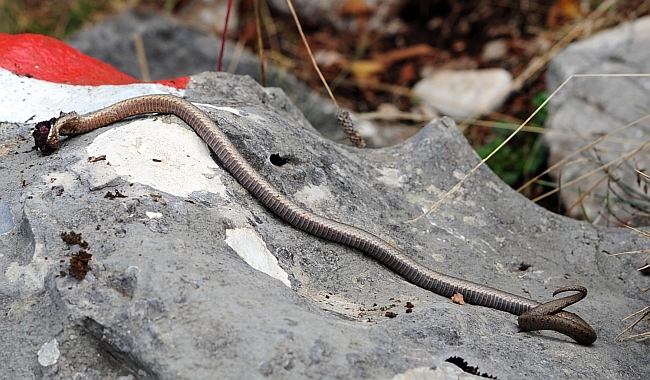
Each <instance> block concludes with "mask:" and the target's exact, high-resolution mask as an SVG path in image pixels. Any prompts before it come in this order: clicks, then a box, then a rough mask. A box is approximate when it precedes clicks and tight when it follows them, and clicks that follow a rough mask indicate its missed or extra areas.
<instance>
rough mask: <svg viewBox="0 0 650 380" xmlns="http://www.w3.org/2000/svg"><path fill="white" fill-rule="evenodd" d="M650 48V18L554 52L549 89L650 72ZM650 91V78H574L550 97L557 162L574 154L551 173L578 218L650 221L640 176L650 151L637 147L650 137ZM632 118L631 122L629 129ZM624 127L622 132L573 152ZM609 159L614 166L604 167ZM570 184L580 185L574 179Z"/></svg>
mask: <svg viewBox="0 0 650 380" xmlns="http://www.w3.org/2000/svg"><path fill="white" fill-rule="evenodd" d="M648 46H650V17H645V18H641V19H639V20H636V21H635V22H633V23H627V24H623V25H620V26H618V27H616V28H612V29H610V30H606V31H603V32H600V33H597V34H595V35H594V36H592V37H590V38H588V39H586V40H584V41H580V42H576V43H573V44H571V45H570V46H569V47H567V48H566V49H565V50H563V51H562V52H561V53H559V54H558V55H557V56H556V57H555V58H553V60H552V62H551V64H550V66H549V69H548V72H547V78H548V87H549V90H550V91H553V90H555V89H557V88H558V87H559V86H560V85H561V84H562V83H563V82H564V81H565V80H567V79H568V78H569V77H571V76H572V75H575V74H634V73H637V74H643V73H648V72H650V64H649V63H648V62H650V60H649V59H648V58H649V54H648V51H649V50H648ZM649 96H650V79H649V78H648V77H647V76H646V77H632V76H628V77H586V78H579V77H574V78H573V79H571V80H570V81H569V82H568V83H567V85H566V86H565V87H564V88H563V89H562V90H561V91H560V92H558V93H557V95H556V96H555V97H553V98H552V100H551V101H550V103H549V112H550V117H549V119H548V122H547V127H548V129H549V131H548V133H547V134H545V137H544V139H545V141H546V143H547V145H548V147H549V153H550V156H549V166H552V165H554V164H556V163H558V162H560V161H562V160H564V159H565V158H566V159H567V160H569V161H568V162H567V163H566V164H564V165H562V166H560V167H559V168H558V169H557V170H555V171H553V172H552V173H551V174H552V175H553V177H554V178H555V179H556V180H561V182H562V188H563V190H562V193H561V196H562V201H563V203H564V204H565V206H566V207H567V208H571V210H572V212H571V215H572V216H574V217H583V216H585V215H586V217H587V218H588V219H589V220H591V221H593V222H594V223H598V224H601V225H606V224H611V223H615V224H616V223H618V222H619V221H623V222H627V223H631V224H636V225H639V224H641V225H647V224H648V219H647V215H648V212H650V202H648V196H647V185H648V181H647V180H645V179H643V178H642V177H641V179H640V180H638V178H639V176H638V175H637V174H636V172H635V171H634V169H639V170H647V169H648V168H649V167H650V158H649V157H648V154H647V149H643V150H641V151H640V152H637V153H634V154H631V153H633V152H634V151H635V150H636V149H638V148H640V147H641V146H642V145H643V144H644V143H646V142H647V141H649V140H650V135H649V134H648V130H649V128H650V121H648V119H647V99H648V97H649ZM636 121H639V122H636ZM628 124H631V125H630V126H629V127H627V128H623V127H624V126H626V125H628ZM619 128H621V131H619V132H617V133H615V134H613V135H611V136H609V137H607V138H606V139H604V140H603V141H602V142H598V143H597V144H596V145H593V146H592V147H590V148H589V149H587V150H585V151H584V152H581V153H579V154H578V155H574V156H571V157H569V156H570V155H572V154H573V153H574V152H577V151H578V150H579V149H581V148H582V147H584V146H586V145H587V144H589V143H591V142H592V141H595V140H596V139H598V138H599V137H600V136H603V135H606V134H608V133H611V132H614V131H615V130H617V129H619ZM629 154H631V155H629ZM626 155H629V156H628V157H627V158H626ZM605 164H607V165H608V166H607V168H606V170H603V169H598V168H599V167H600V166H601V165H605ZM592 171H593V172H594V173H593V174H591V175H589V176H587V177H586V178H584V179H581V180H580V177H582V176H584V175H586V174H587V173H590V172H592ZM570 182H574V183H573V184H571V185H569V183H570ZM591 190H593V191H592V192H591V193H590V194H589V195H588V196H587V197H585V198H584V199H581V198H582V195H583V194H584V193H585V192H587V191H591Z"/></svg>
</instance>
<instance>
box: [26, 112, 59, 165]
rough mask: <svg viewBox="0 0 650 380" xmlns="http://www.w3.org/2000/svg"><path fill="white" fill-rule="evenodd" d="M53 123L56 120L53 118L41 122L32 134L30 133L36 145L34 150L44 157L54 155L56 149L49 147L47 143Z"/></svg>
mask: <svg viewBox="0 0 650 380" xmlns="http://www.w3.org/2000/svg"><path fill="white" fill-rule="evenodd" d="M55 122H56V118H54V117H53V118H51V119H50V120H46V121H41V122H40V123H38V124H36V127H35V128H34V132H33V133H32V136H34V144H35V145H36V149H38V150H40V151H41V153H43V155H44V156H47V155H50V154H52V153H54V151H55V150H56V149H57V148H58V146H57V147H55V146H52V145H50V144H49V143H48V141H47V140H48V136H49V134H50V130H51V129H52V126H53V125H54V123H55Z"/></svg>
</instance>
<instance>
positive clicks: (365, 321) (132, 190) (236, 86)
mask: <svg viewBox="0 0 650 380" xmlns="http://www.w3.org/2000/svg"><path fill="white" fill-rule="evenodd" d="M186 96H187V97H188V98H189V99H191V100H192V101H195V102H200V103H208V104H213V105H215V106H218V107H229V108H227V109H223V108H222V109H214V108H212V107H208V110H209V112H210V114H211V115H212V117H213V118H215V119H216V120H217V121H218V122H219V124H220V125H221V126H222V127H223V128H224V129H225V131H226V133H228V135H229V136H231V138H232V139H233V141H234V143H235V144H236V145H237V146H238V147H239V148H240V149H241V150H242V151H243V152H244V154H245V156H246V157H247V158H248V159H249V160H250V161H251V163H252V164H253V165H254V166H255V167H256V168H257V169H258V170H259V171H260V172H261V173H262V174H263V175H264V176H266V177H267V178H269V179H270V181H271V182H272V183H274V184H277V186H278V187H279V188H280V189H282V191H284V192H286V193H287V194H288V195H289V196H290V197H293V198H295V199H296V200H297V201H298V202H299V203H302V204H305V205H306V207H308V208H310V209H311V210H313V211H315V212H317V213H319V214H322V215H325V216H329V217H332V218H334V219H338V220H341V221H344V222H346V223H350V224H354V225H357V226H360V227H363V228H365V229H367V230H369V231H371V232H373V233H375V234H378V235H380V236H382V237H384V238H386V239H388V240H389V241H391V242H393V243H395V244H396V245H397V246H399V247H401V248H402V249H403V250H404V251H405V252H407V253H408V254H409V255H411V256H412V257H414V258H416V259H417V260H419V261H421V262H423V263H424V264H425V265H427V266H429V267H431V268H434V269H436V270H440V271H442V272H445V273H448V274H452V275H457V276H460V277H463V278H467V279H471V280H473V281H476V282H479V283H486V284H490V285H492V286H495V287H497V288H500V289H503V290H506V291H510V292H513V293H515V294H520V295H523V296H529V297H531V298H533V299H536V300H539V301H545V300H548V299H550V294H551V293H552V291H553V290H554V289H556V288H558V287H561V286H565V285H571V284H580V285H584V286H586V287H587V288H589V291H590V294H589V296H588V297H587V298H586V299H585V300H584V301H582V302H580V303H579V304H577V305H575V306H572V307H571V308H570V310H572V311H575V312H577V313H579V314H580V315H582V316H583V317H584V318H585V319H586V320H588V321H589V322H590V323H592V324H593V325H594V326H595V328H596V330H597V332H598V333H599V340H598V341H596V343H595V344H594V345H593V346H591V347H583V346H579V345H577V344H574V343H572V342H570V341H569V340H568V339H567V338H565V337H563V336H560V335H558V334H554V333H551V332H543V333H541V334H537V333H520V332H519V331H518V328H517V326H516V317H515V316H512V315H509V314H506V313H503V312H499V311H496V310H492V309H488V308H482V307H475V306H470V305H465V306H459V305H456V304H453V303H451V301H450V300H448V299H446V298H443V297H440V296H437V295H435V294H432V293H430V292H427V291H424V290H422V289H420V288H418V287H416V286H413V285H411V284H409V283H407V282H405V281H404V280H403V279H402V278H400V277H399V276H397V275H395V274H394V273H392V272H391V271H389V270H387V269H386V268H385V267H383V266H382V265H381V264H379V263H377V262H375V261H374V260H372V259H370V258H368V257H366V256H364V255H362V254H360V253H359V252H357V251H355V250H353V249H349V248H346V247H342V246H340V245H338V244H334V243H331V242H328V241H324V240H322V239H318V238H314V237H312V236H310V235H307V234H305V233H302V232H300V231H297V230H295V229H293V228H291V227H289V226H288V225H287V224H286V223H284V222H283V221H281V220H280V219H278V218H277V217H275V216H274V215H272V214H270V213H269V212H268V211H267V210H266V209H265V208H264V207H263V206H261V205H260V204H259V202H257V201H256V200H255V199H254V198H252V197H251V196H250V195H249V194H248V193H247V192H246V191H245V190H244V189H243V188H241V186H239V185H238V184H237V183H236V182H235V181H234V180H233V179H232V177H230V175H229V174H227V173H225V172H224V171H223V170H221V169H220V168H214V169H213V172H212V173H213V177H214V178H215V179H216V180H218V181H220V182H221V183H222V184H223V188H222V189H221V188H219V189H220V190H219V191H215V192H213V191H211V190H208V191H195V192H193V193H191V194H190V196H188V197H180V196H175V195H172V194H170V193H166V192H162V191H160V190H159V189H158V188H157V184H150V185H144V184H141V183H139V182H129V181H128V178H129V177H128V175H117V176H115V178H114V179H110V180H109V179H107V180H106V181H105V183H104V185H102V186H96V185H93V184H96V182H95V181H93V178H95V177H96V176H97V172H96V170H98V169H97V168H99V167H102V168H105V166H107V165H108V163H107V162H101V161H99V162H88V156H89V152H88V150H87V149H88V147H89V145H91V144H92V142H93V141H95V140H96V139H97V138H98V137H99V136H104V135H105V134H106V133H108V131H111V130H115V129H121V128H124V127H125V126H127V125H129V123H130V121H127V122H120V123H116V124H115V125H113V126H111V127H109V128H106V129H102V130H99V131H95V132H92V133H89V134H86V135H83V136H79V137H75V138H71V139H68V140H66V141H65V143H64V144H63V147H62V149H61V150H60V151H59V152H58V153H56V154H54V155H52V156H49V157H42V156H41V155H40V154H37V153H35V152H33V151H30V147H31V146H32V142H31V141H29V140H28V134H29V127H30V126H26V125H15V124H2V125H0V131H2V134H0V136H1V137H3V140H5V141H4V142H3V144H8V145H10V144H14V145H12V146H15V148H14V149H12V150H10V151H9V153H8V154H5V155H4V156H2V157H1V159H2V165H1V166H0V175H1V176H2V178H3V179H4V181H2V182H0V200H1V202H2V204H5V205H8V207H9V208H10V211H11V215H12V220H11V224H12V226H13V228H12V230H11V232H9V233H4V234H2V235H0V252H2V255H3V256H2V257H1V258H0V275H1V276H2V277H0V278H1V279H2V281H1V284H2V285H1V287H0V296H1V297H2V300H3V302H2V303H0V305H2V310H1V312H2V315H3V318H2V319H1V320H0V334H2V336H3V339H2V340H0V352H2V353H3V355H4V357H3V365H4V371H5V373H7V374H8V377H9V378H31V377H37V378H40V377H45V378H72V377H76V378H100V377H101V376H105V377H112V378H117V377H118V376H133V377H134V378H164V379H166V378H169V379H172V378H173V379H191V378H206V377H210V376H214V375H215V374H219V375H221V376H222V377H226V378H277V379H280V378H304V377H317V378H393V377H395V376H398V377H397V378H408V377H409V376H415V375H414V374H415V373H420V372H423V371H425V370H424V368H430V370H429V371H430V372H439V373H440V374H448V373H450V372H449V371H454V369H453V367H452V365H451V364H449V363H445V362H444V360H445V359H447V358H449V357H452V356H456V357H461V358H463V359H464V360H466V361H467V362H468V364H469V365H471V366H478V367H480V371H481V372H485V373H488V374H490V375H492V376H497V377H498V378H500V379H509V378H522V377H526V378H557V377H566V378H575V379H586V378H603V377H606V378H626V379H628V378H642V377H644V376H645V374H646V373H647V371H648V370H649V369H650V368H649V366H648V364H647V361H646V360H645V353H646V352H647V347H646V344H645V343H636V342H632V341H628V342H625V343H619V342H616V341H615V340H614V337H615V336H616V335H617V334H618V333H619V332H620V331H621V330H622V329H623V328H624V327H625V326H626V324H625V323H623V322H621V319H622V318H623V317H625V316H627V315H628V314H630V313H632V312H634V311H636V310H637V309H640V308H641V307H642V306H643V305H644V304H646V303H647V297H648V296H647V294H645V293H642V291H641V289H643V288H646V287H647V281H646V280H645V279H644V278H643V277H642V276H641V275H640V274H639V273H638V272H637V271H636V270H635V265H637V264H638V259H637V258H635V257H630V256H621V257H609V256H607V253H608V252H620V251H624V250H631V249H640V248H642V247H643V246H644V244H645V240H644V239H643V238H641V237H639V235H637V234H633V233H631V232H629V231H626V230H622V229H604V228H598V227H594V226H592V225H589V224H586V223H582V222H579V221H575V220H571V219H568V218H564V217H561V216H557V215H555V214H551V213H550V212H548V211H546V210H544V209H541V208H539V207H537V206H535V205H533V204H532V203H530V202H529V201H528V200H527V199H525V198H523V197H522V196H520V195H518V194H516V193H515V192H514V191H513V190H511V189H510V188H508V187H507V186H506V185H505V184H503V183H502V182H501V181H500V180H498V179H497V178H496V177H495V176H494V175H493V174H492V173H491V172H490V171H489V170H487V169H485V168H484V169H481V170H479V171H478V172H477V173H476V175H475V176H473V177H472V178H471V179H470V180H469V181H467V182H466V183H465V185H464V186H463V187H462V189H461V190H460V191H459V192H458V193H456V194H455V195H454V196H453V197H452V198H451V199H450V200H449V201H447V202H445V203H443V204H442V206H441V207H440V208H439V209H438V210H437V211H436V212H434V213H431V214H429V215H428V216H426V217H422V218H420V219H418V220H417V221H416V222H414V223H409V222H408V221H409V220H411V219H413V218H416V217H418V216H421V215H422V212H423V210H426V209H427V208H428V207H430V206H431V204H432V203H433V202H435V201H436V200H438V199H439V198H440V197H441V196H442V194H443V193H444V192H445V191H446V190H448V189H450V188H452V187H453V186H454V184H455V183H456V182H457V181H458V179H459V178H461V177H462V174H463V173H465V172H467V171H468V170H469V169H470V168H471V167H472V166H474V165H475V164H476V162H477V161H478V158H477V157H476V154H475V153H474V152H473V151H472V149H471V148H470V147H469V146H468V145H467V143H466V141H465V139H464V138H463V137H462V135H461V134H460V132H459V131H458V130H457V129H456V127H455V125H454V124H453V122H452V121H451V120H450V119H446V118H443V119H441V120H438V121H435V122H432V123H430V124H429V125H428V126H427V127H425V128H424V129H423V130H422V131H420V132H419V133H418V134H417V135H416V136H415V137H414V138H412V139H409V140H408V141H406V142H405V143H403V144H400V145H398V146H394V147H391V148H384V149H377V150H357V149H353V148H348V147H344V146H341V145H338V144H336V143H332V142H329V141H327V140H324V139H323V138H322V137H320V136H319V135H318V133H317V132H316V131H315V130H314V129H313V128H312V127H310V126H309V123H308V122H307V121H306V120H305V119H304V118H303V117H302V116H301V114H300V113H299V112H298V111H297V110H296V109H295V108H293V106H292V105H291V103H290V101H289V100H288V99H287V97H286V96H284V95H283V94H282V92H281V91H278V90H275V89H266V90H265V89H262V88H260V87H259V86H257V85H256V84H255V83H254V82H253V81H252V80H250V79H248V78H245V77H232V76H230V75H227V74H205V75H200V76H197V77H194V78H193V81H192V83H190V85H189V86H188V88H187V93H186ZM233 110H236V113H237V114H238V115H237V114H235V113H233ZM149 118H158V119H162V120H165V121H174V122H175V123H180V122H179V121H178V120H177V119H176V118H175V117H170V116H156V117H149ZM4 131H14V132H12V133H6V132H4ZM6 136H14V137H10V138H7V137H6ZM15 136H18V138H16V137H15ZM142 138H143V139H148V138H152V139H155V138H156V134H155V133H154V134H151V135H148V136H147V135H143V136H142ZM107 147H108V144H107ZM272 155H277V156H275V157H276V158H278V157H279V158H282V159H283V160H280V161H277V160H276V159H273V160H271V159H270V157H271V156H272ZM109 162H110V161H109ZM272 162H276V163H278V162H285V163H284V164H283V165H276V164H273V163H272ZM97 164H99V165H97ZM150 165H152V167H153V166H155V165H156V162H155V161H153V160H152V161H151V164H150ZM117 191H119V193H121V194H123V195H124V196H125V197H124V198H122V197H106V195H107V193H108V192H111V193H112V194H113V195H114V194H116V192H117ZM111 198H113V199H111ZM158 214H162V216H158ZM152 215H153V216H154V217H152ZM238 228H244V229H249V230H252V231H254V233H255V234H257V235H258V236H259V238H260V239H261V240H262V241H263V242H264V244H265V245H266V247H267V249H268V250H269V251H270V252H272V253H273V254H274V255H275V256H276V257H277V260H278V263H279V266H280V267H281V268H282V270H283V271H285V272H286V273H287V274H288V279H289V282H290V285H291V287H288V286H287V285H286V284H284V283H283V282H282V281H279V280H277V279H275V278H272V277H270V276H268V275H267V274H265V273H262V272H260V271H258V270H255V269H253V268H252V267H250V266H249V265H248V264H247V263H246V262H245V261H244V260H243V259H242V258H241V257H240V256H239V255H238V254H237V253H236V252H235V251H234V250H233V249H231V248H230V246H229V245H228V244H227V243H226V241H225V240H226V236H227V233H228V230H232V229H238ZM71 230H74V231H76V232H77V233H81V234H82V238H83V240H85V241H86V242H87V243H88V251H89V252H90V253H92V255H93V256H92V260H91V261H90V268H91V270H90V271H89V272H88V274H87V276H86V278H85V279H83V280H77V279H75V278H72V277H71V276H69V275H67V276H65V277H64V276H62V275H61V273H60V272H61V271H66V270H67V266H68V261H69V254H70V253H74V252H75V251H76V250H77V249H78V247H76V246H75V247H70V246H69V245H68V244H66V243H64V242H63V241H62V239H61V236H60V234H61V233H62V232H69V231H71ZM407 302H411V303H412V304H413V305H414V307H413V308H412V312H411V313H408V312H407V311H406V310H407V308H406V307H405V305H406V303H407ZM386 311H391V312H394V313H396V314H397V316H396V317H395V318H389V317H387V316H386ZM53 339H56V341H57V342H58V350H59V352H60V354H59V357H58V360H57V363H56V364H53V365H51V366H48V367H43V366H41V365H40V364H39V363H38V355H37V353H38V351H39V350H40V349H41V348H42V347H43V344H45V343H47V342H51V341H52V340H53ZM442 376H446V375H440V377H442Z"/></svg>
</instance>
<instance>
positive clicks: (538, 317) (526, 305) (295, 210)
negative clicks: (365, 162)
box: [32, 95, 597, 345]
mask: <svg viewBox="0 0 650 380" xmlns="http://www.w3.org/2000/svg"><path fill="white" fill-rule="evenodd" d="M151 113H157V114H173V115H176V116H177V117H179V118H180V119H181V120H183V121H184V122H185V123H187V124H188V125H189V126H190V127H191V128H192V129H193V130H194V131H195V132H196V133H197V134H198V135H199V137H200V138H201V139H202V140H203V141H204V142H205V143H206V144H207V145H208V146H209V147H210V149H211V150H212V151H213V152H214V154H215V155H216V157H217V158H218V160H219V161H220V163H221V165H222V166H223V167H224V168H225V169H226V170H227V171H228V172H229V173H230V174H231V175H232V176H233V177H234V178H235V179H236V180H237V182H239V183H240V184H241V185H242V186H243V187H244V188H245V189H246V190H248V192H250V193H251V194H252V195H253V196H254V197H255V198H257V200H259V202H261V203H262V204H263V205H264V206H266V207H267V208H268V209H269V210H270V211H272V212H273V213H274V214H275V215H277V216H278V217H280V218H281V219H283V220H284V221H286V222H287V223H289V224H291V225H292V226H294V227H296V228H298V229H300V230H302V231H304V232H306V233H308V234H311V235H314V236H317V237H320V238H323V239H326V240H329V241H333V242H336V243H340V244H343V245H346V246H349V247H353V248H356V249H358V250H360V251H362V252H364V253H366V254H367V255H369V256H371V257H373V258H375V259H376V260H378V261H379V262H381V263H382V264H384V265H385V266H386V267H388V268H389V269H390V270H392V271H394V272H395V273H397V274H399V275H400V276H402V277H403V278H404V279H406V280H407V281H409V282H411V283H413V284H415V285H417V286H419V287H421V288H423V289H426V290H429V291H432V292H433V293H436V294H438V295H441V296H445V297H452V296H453V295H456V294H460V295H462V299H463V300H464V301H465V302H468V303H470V304H474V305H479V306H484V307H488V308H493V309H497V310H501V311H504V312H507V313H511V314H514V315H517V316H519V320H518V323H519V328H520V329H521V330H522V331H533V330H553V331H556V332H559V333H561V334H564V335H566V336H568V337H570V338H572V339H573V340H575V341H576V342H577V343H578V344H582V345H590V344H592V343H593V342H595V341H596V338H597V335H596V332H595V331H594V329H593V328H592V327H591V326H590V325H589V324H588V323H587V322H586V321H585V320H583V319H582V318H581V317H580V316H578V315H577V314H574V313H571V312H568V311H565V310H563V309H564V308H565V307H567V306H569V305H571V304H574V303H576V302H578V301H580V300H581V299H583V298H584V297H586V295H587V289H586V288H584V287H582V286H568V287H563V288H561V289H558V290H556V291H555V293H554V294H553V296H555V295H556V294H559V293H562V292H567V291H575V292H577V293H576V294H573V295H570V296H565V297H563V298H559V299H555V300H552V301H550V302H547V303H540V302H537V301H534V300H531V299H528V298H525V297H522V296H518V295H516V294H512V293H508V292H505V291H502V290H499V289H496V288H493V287H490V286H487V285H482V284H478V283H475V282H472V281H469V280H465V279H462V278H458V277H453V276H450V275H447V274H444V273H441V272H437V271H434V270H432V269H429V268H428V267H426V266H424V265H422V264H420V263H419V262H417V261H415V260H414V259H412V258H411V257H410V256H408V255H407V254H405V253H404V252H402V251H401V250H399V249H398V248H396V247H394V246H393V245H391V244H390V243H388V242H387V241H385V240H383V239H382V238H380V237H378V236H376V235H374V234H372V233H370V232H368V231H366V230H363V229H361V228H358V227H355V226H352V225H349V224H345V223H342V222H339V221H335V220H332V219H329V218H326V217H323V216H320V215H317V214H315V213H313V212H311V211H308V210H306V209H304V208H302V207H300V206H299V205H298V204H296V203H295V202H294V201H292V200H291V199H290V198H289V197H287V196H286V195H285V194H283V193H281V192H280V191H278V190H277V189H276V187H275V186H273V185H272V184H271V183H270V182H269V181H268V180H267V179H266V178H264V177H263V176H262V175H261V174H260V173H259V172H258V171H257V170H255V168H253V166H252V165H251V164H250V163H249V162H248V161H247V160H246V158H245V157H244V156H243V155H242V153H241V152H240V151H239V150H238V149H237V148H236V147H235V145H234V144H233V143H232V142H231V140H230V139H229V138H228V136H227V135H226V134H225V132H223V130H222V129H221V128H220V127H219V126H218V125H217V123H216V122H215V121H213V120H212V119H211V118H210V117H209V116H208V115H207V114H206V113H204V112H203V111H201V110H200V109H199V108H198V107H196V106H195V105H194V104H192V103H191V102H189V101H187V100H185V99H183V98H181V97H178V96H175V95H144V96H139V97H135V98H131V99H127V100H123V101H120V102H118V103H115V104H113V105H111V106H108V107H106V108H103V109H100V110H98V111H95V112H91V113H89V114H87V115H83V116H80V115H79V114H77V113H76V112H69V113H63V112H62V113H61V114H60V116H59V117H58V118H52V119H50V120H46V121H43V122H40V123H37V124H36V126H35V128H34V131H33V133H32V135H33V137H34V142H35V146H36V148H37V149H38V150H39V151H41V152H42V154H43V155H49V154H51V153H53V152H54V151H56V150H57V149H58V148H59V145H60V142H59V137H60V136H71V135H78V134H82V133H86V132H89V131H92V130H94V129H97V128H100V127H103V126H106V125H109V124H111V123H114V122H116V121H119V120H122V119H124V118H127V117H132V116H136V115H142V114H151Z"/></svg>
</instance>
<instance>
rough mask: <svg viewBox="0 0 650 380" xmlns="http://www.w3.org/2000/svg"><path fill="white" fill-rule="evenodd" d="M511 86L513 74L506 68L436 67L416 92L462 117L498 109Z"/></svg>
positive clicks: (440, 109)
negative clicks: (448, 68)
mask: <svg viewBox="0 0 650 380" xmlns="http://www.w3.org/2000/svg"><path fill="white" fill-rule="evenodd" d="M511 86H512V75H511V74H510V73H509V72H508V71H507V70H504V69H482V70H433V71H432V72H431V73H430V74H429V75H427V76H426V77H424V78H422V79H420V80H419V81H418V82H417V83H416V84H415V85H414V86H413V92H414V93H415V95H417V96H418V97H419V98H420V99H422V100H423V101H425V102H426V103H427V104H428V105H429V106H431V107H433V108H434V109H435V110H436V111H438V112H440V113H441V114H443V115H447V116H451V117H455V118H459V119H462V118H469V117H476V116H479V115H484V114H486V113H489V112H492V111H494V110H495V109H497V107H499V106H500V105H501V104H503V101H504V100H505V99H506V97H507V96H508V94H510V87H511Z"/></svg>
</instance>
